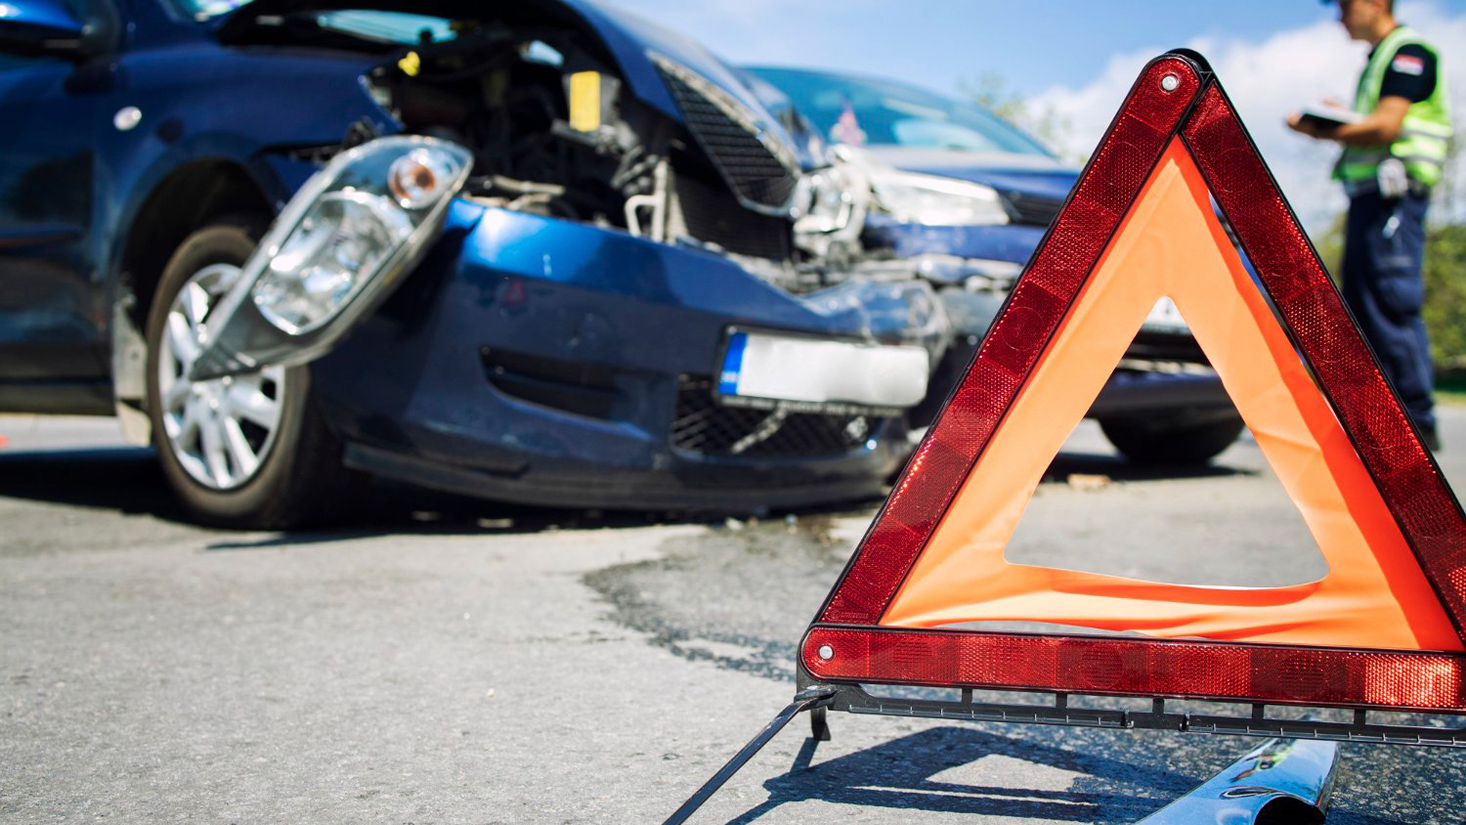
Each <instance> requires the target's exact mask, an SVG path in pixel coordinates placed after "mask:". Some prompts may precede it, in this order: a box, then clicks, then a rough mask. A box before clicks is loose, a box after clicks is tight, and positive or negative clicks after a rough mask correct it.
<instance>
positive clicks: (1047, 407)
mask: <svg viewBox="0 0 1466 825" xmlns="http://www.w3.org/2000/svg"><path fill="white" fill-rule="evenodd" d="M1162 296H1169V297H1170V298H1172V299H1173V300H1174V301H1175V302H1176V306H1177V307H1178V308H1179V309H1180V311H1181V314H1182V316H1183V317H1185V319H1186V321H1187V322H1188V324H1189V325H1190V327H1191V330H1192V332H1193V333H1194V334H1195V336H1196V339H1197V341H1198V342H1199V343H1200V345H1201V347H1202V349H1203V350H1204V351H1205V352H1206V354H1207V356H1208V358H1209V359H1210V360H1211V362H1212V365H1213V366H1214V367H1215V368H1216V371H1217V373H1218V375H1220V377H1221V380H1222V383H1223V384H1224V386H1225V387H1226V389H1227V392H1228V393H1229V394H1230V395H1231V397H1232V400H1233V401H1234V402H1235V404H1236V405H1237V409H1238V411H1239V412H1240V413H1241V414H1242V417H1243V419H1244V420H1245V421H1246V422H1247V426H1248V427H1249V428H1250V429H1251V431H1252V434H1253V436H1254V438H1255V439H1256V440H1257V443H1258V446H1259V447H1260V448H1261V450H1262V453H1263V455H1264V456H1265V457H1266V459H1267V461H1268V462H1269V464H1270V465H1271V466H1272V468H1273V470H1274V472H1276V474H1277V477H1278V480H1279V482H1280V483H1281V484H1282V487H1283V489H1284V490H1286V491H1287V493H1288V495H1289V496H1290V497H1291V498H1292V500H1293V502H1294V503H1295V504H1296V505H1297V507H1298V510H1299V512H1300V514H1301V515H1302V517H1303V520H1304V523H1305V524H1306V525H1307V527H1308V530H1309V531H1310V532H1311V534H1312V535H1313V538H1314V540H1315V541H1316V542H1317V544H1318V549H1319V551H1320V552H1321V553H1322V554H1323V556H1324V559H1325V560H1326V561H1327V562H1328V566H1329V572H1328V574H1327V575H1326V576H1324V577H1323V578H1322V579H1321V580H1319V581H1316V582H1312V583H1308V584H1301V585H1291V586H1287V587H1272V588H1235V587H1204V586H1192V585H1174V584H1164V583H1158V582H1149V581H1139V580H1134V579H1127V578H1122V577H1118V576H1109V575H1103V574H1097V573H1087V572H1079V571H1073V570H1062V569H1055V568H1047V567H1037V566H1032V565H1023V564H1013V563H1011V562H1009V561H1007V560H1006V559H1005V558H1004V548H1005V547H1006V546H1007V543H1008V540H1009V538H1010V537H1011V536H1012V534H1013V531H1014V529H1015V528H1016V527H1017V525H1018V522H1019V520H1020V518H1021V517H1022V515H1023V511H1024V509H1025V508H1026V507H1027V504H1028V501H1029V499H1030V498H1031V497H1032V496H1033V493H1034V490H1035V489H1036V488H1037V486H1038V483H1039V480H1040V478H1041V477H1042V475H1043V472H1044V470H1045V468H1046V467H1047V466H1048V464H1049V463H1050V461H1051V460H1052V459H1053V457H1054V456H1055V455H1056V454H1057V453H1058V451H1059V449H1060V447H1061V446H1062V445H1063V443H1064V441H1065V439H1066V438H1067V437H1068V435H1069V433H1070V432H1071V431H1072V430H1073V428H1074V426H1075V425H1076V424H1078V422H1079V421H1080V420H1081V419H1082V418H1083V417H1084V414H1085V412H1086V411H1087V410H1088V408H1089V406H1090V404H1091V402H1092V401H1093V400H1094V398H1095V396H1096V395H1098V393H1099V391H1100V388H1101V387H1102V386H1103V384H1104V382H1105V380H1106V379H1107V378H1108V376H1109V375H1110V372H1111V371H1112V370H1113V369H1114V367H1115V365H1116V364H1117V363H1118V362H1119V360H1120V358H1121V356H1122V355H1123V354H1124V352H1125V350H1126V349H1127V347H1128V346H1129V344H1130V342H1131V341H1132V340H1133V339H1134V337H1135V334H1136V333H1137V331H1138V330H1139V329H1140V326H1141V324H1142V323H1143V321H1144V319H1145V317H1146V315H1147V314H1148V313H1149V311H1150V309H1151V308H1152V307H1153V306H1154V305H1155V303H1156V301H1157V300H1158V299H1159V298H1161V297H1162ZM1159 506H1164V502H1161V503H1160V505H1159ZM1218 506H1225V502H1218ZM1290 551H1291V550H1290V548H1288V547H1279V548H1278V550H1277V552H1278V553H1287V552H1290ZM978 621H1029V622H1050V623H1055V624H1060V625H1069V626H1078V627H1087V628H1095V629H1101V630H1111V631H1137V632H1140V633H1143V634H1147V635H1151V636H1158V637H1170V638H1174V637H1202V638H1207V639H1218V640H1233V641H1250V642H1279V643H1294V644H1306V645H1343V646H1351V647H1379V648H1401V649H1416V650H1451V651H1459V650H1462V644H1461V641H1460V639H1459V637H1458V636H1457V634H1456V632H1455V630H1454V628H1453V627H1452V624H1451V621H1450V619H1449V618H1448V617H1447V616H1446V613H1445V611H1444V610H1443V609H1442V608H1441V606H1440V602H1439V599H1438V598H1437V596H1436V594H1435V593H1434V591H1433V590H1432V589H1431V586H1430V584H1429V583H1428V582H1427V580H1426V578H1425V576H1424V574H1423V573H1422V572H1421V570H1420V566H1419V564H1418V563H1417V561H1416V559H1415V556H1414V554H1413V553H1412V552H1411V550H1410V548H1409V546H1408V545H1407V544H1406V542H1405V539H1404V537H1403V536H1402V535H1401V532H1400V529H1399V527H1398V525H1397V523H1396V521H1395V519H1394V518H1393V517H1392V516H1391V514H1390V511H1389V510H1388V509H1387V507H1386V505H1385V503H1384V501H1383V499H1382V498H1381V496H1380V494H1379V492H1378V490H1377V488H1376V486H1375V484H1374V482H1373V480H1372V479H1371V477H1370V475H1369V473H1368V471H1367V470H1366V469H1365V467H1364V465H1363V463H1362V462H1361V460H1360V458H1359V454H1358V453H1357V452H1356V450H1355V449H1354V447H1353V446H1352V444H1351V443H1350V441H1349V438H1348V436H1347V435H1346V434H1345V433H1344V431H1343V429H1342V428H1341V426H1340V424H1339V422H1338V420H1337V418H1336V417H1335V416H1334V414H1333V412H1332V410H1331V409H1330V407H1329V405H1328V403H1327V402H1326V401H1325V400H1324V398H1323V396H1322V395H1321V393H1320V392H1319V390H1318V388H1317V386H1316V385H1315V383H1314V381H1313V379H1312V378H1311V377H1310V375H1309V373H1308V371H1307V370H1306V369H1305V367H1304V365H1303V363H1302V361H1301V360H1300V359H1299V357H1298V355H1297V354H1296V352H1295V351H1294V348H1293V346H1292V344H1291V343H1290V342H1289V340H1288V336H1287V335H1286V334H1285V333H1284V331H1283V329H1282V327H1281V326H1280V325H1279V323H1278V321H1277V320H1276V318H1275V316H1274V314H1273V312H1272V310H1271V309H1270V308H1269V306H1268V304H1267V302H1266V299H1265V298H1264V297H1263V295H1262V294H1261V292H1260V291H1259V290H1258V288H1257V287H1256V286H1255V285H1254V284H1253V282H1252V280H1251V278H1250V277H1249V276H1248V274H1247V272H1246V270H1245V269H1244V268H1243V266H1242V263H1241V260H1240V259H1239V258H1238V256H1237V253H1236V251H1235V250H1234V249H1233V247H1232V244H1231V242H1230V241H1229V240H1228V238H1227V235H1226V233H1225V231H1224V230H1223V229H1222V226H1221V224H1220V223H1219V221H1218V220H1217V217H1216V214H1215V213H1214V211H1213V207H1212V204H1211V200H1210V196H1209V193H1208V190H1207V187H1206V184H1205V183H1204V181H1203V180H1202V178H1201V174H1200V172H1199V171H1198V170H1197V168H1196V165H1195V162H1194V161H1193V160H1192V158H1191V155H1190V154H1189V152H1188V151H1187V149H1186V148H1185V146H1184V144H1182V143H1181V141H1180V139H1179V138H1173V139H1172V142H1171V144H1170V146H1169V148H1168V149H1167V151H1166V154H1165V156H1164V157H1163V158H1162V160H1161V162H1160V164H1158V166H1157V167H1156V169H1155V171H1154V172H1153V173H1152V174H1151V176H1150V179H1149V180H1148V181H1147V183H1146V185H1145V188H1144V189H1143V190H1142V192H1141V194H1140V196H1139V198H1138V199H1137V201H1136V203H1135V205H1134V207H1133V208H1132V209H1131V210H1130V213H1129V214H1128V215H1127V217H1126V218H1125V220H1124V222H1123V223H1122V224H1121V226H1120V228H1119V230H1118V231H1117V232H1116V234H1115V237H1114V238H1112V239H1111V241H1110V244H1109V246H1108V247H1107V248H1106V250H1105V253H1104V255H1103V257H1102V258H1101V259H1100V261H1099V263H1098V265H1097V266H1096V267H1095V270H1094V272H1093V273H1092V274H1091V276H1090V279H1089V281H1088V282H1087V283H1086V284H1085V286H1084V288H1083V291H1082V293H1081V294H1080V296H1079V298H1078V300H1077V301H1076V302H1075V303H1074V306H1073V307H1072V308H1071V309H1070V311H1069V313H1068V315H1067V316H1066V317H1065V318H1064V321H1063V323H1062V324H1061V325H1060V327H1059V330H1058V332H1057V334H1056V335H1055V336H1054V339H1053V340H1052V341H1050V342H1049V345H1048V347H1047V348H1046V349H1045V350H1044V352H1043V355H1042V356H1041V360H1040V362H1039V364H1038V366H1037V367H1036V369H1035V371H1034V373H1033V375H1032V377H1031V378H1030V380H1029V382H1028V383H1027V384H1026V385H1025V386H1024V388H1023V389H1022V391H1021V392H1020V393H1019V395H1018V397H1017V399H1016V401H1015V402H1014V405H1013V407H1012V409H1010V410H1009V413H1008V415H1007V417H1006V418H1005V419H1004V420H1003V422H1002V424H1001V425H1000V426H999V428H998V430H997V431H996V432H995V433H994V435H993V437H992V440H991V442H990V443H989V445H988V448H987V450H986V451H985V452H984V453H983V454H982V456H981V457H980V458H979V459H978V462H977V464H976V465H975V466H974V467H973V469H972V471H971V472H970V473H969V475H968V477H967V480H966V482H965V483H964V485H963V486H962V488H961V490H960V491H959V493H958V494H957V497H956V499H955V500H954V501H953V503H952V506H951V507H950V508H949V509H948V511H947V513H946V515H945V516H944V517H943V519H942V521H941V523H940V524H939V525H938V527H937V529H936V532H935V534H934V535H933V536H932V537H931V540H930V541H929V542H928V543H927V545H926V548H925V550H924V551H923V552H922V554H921V556H920V558H918V559H917V561H916V564H915V566H914V567H913V568H912V570H911V572H910V574H909V575H908V576H907V577H906V580H905V582H904V583H903V584H902V586H901V588H900V590H899V591H898V592H897V594H896V597H895V599H894V600H893V601H892V602H891V604H890V606H889V607H888V608H887V610H886V612H885V614H884V615H883V616H882V618H881V622H880V624H881V625H883V626H888V627H941V626H947V625H953V624H959V623H963V622H978Z"/></svg>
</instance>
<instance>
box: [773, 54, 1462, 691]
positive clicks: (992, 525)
mask: <svg viewBox="0 0 1466 825" xmlns="http://www.w3.org/2000/svg"><path fill="white" fill-rule="evenodd" d="M1217 207H1219V208H1220V210H1221V212H1222V214H1223V215H1225V216H1226V219H1227V221H1228V222H1229V223H1230V224H1231V226H1232V228H1233V230H1234V232H1235V233H1236V236H1237V239H1238V241H1239V242H1240V245H1241V247H1242V249H1243V251H1244V252H1245V254H1246V255H1247V258H1248V259H1249V260H1250V261H1251V263H1252V265H1253V267H1254V268H1255V270H1256V273H1257V276H1258V278H1257V280H1258V282H1260V283H1261V285H1262V288H1263V289H1262V290H1259V289H1258V286H1257V284H1256V283H1254V281H1253V279H1252V277H1251V276H1250V275H1249V273H1248V271H1247V269H1246V268H1245V267H1244V265H1243V262H1242V260H1241V258H1240V256H1239V255H1238V253H1237V251H1236V249H1235V248H1234V246H1233V245H1232V242H1231V241H1230V240H1229V239H1228V236H1227V234H1226V231H1225V230H1224V229H1223V227H1222V225H1221V222H1220V220H1219V219H1218V217H1217V215H1216V208H1217ZM1161 297H1169V298H1171V299H1173V300H1174V301H1175V303H1176V305H1177V306H1178V307H1179V309H1180V310H1181V313H1182V315H1183V316H1184V317H1185V318H1186V319H1187V321H1188V322H1189V324H1190V326H1191V329H1192V332H1193V333H1194V334H1195V336H1196V339H1197V341H1198V343H1199V344H1200V345H1201V347H1202V349H1203V350H1204V351H1205V352H1206V354H1207V356H1208V358H1209V359H1210V360H1211V362H1212V364H1213V366H1214V367H1215V368H1216V371H1217V373H1218V375H1219V377H1220V378H1221V380H1222V383H1223V384H1224V386H1225V387H1226V388H1227V391H1228V393H1229V394H1230V395H1231V397H1232V400H1233V401H1234V403H1235V404H1236V405H1237V408H1238V411H1239V412H1240V413H1241V414H1242V417H1243V419H1244V420H1245V421H1246V422H1247V425H1248V427H1249V428H1250V429H1251V430H1252V433H1253V435H1254V437H1255V438H1256V440H1257V442H1258V446H1259V447H1260V448H1261V450H1262V452H1263V454H1264V456H1265V457H1266V458H1267V460H1268V462H1269V463H1270V464H1271V465H1272V467H1273V469H1274V470H1275V471H1276V473H1277V475H1278V479H1279V481H1280V482H1281V483H1282V485H1283V488H1284V489H1285V490H1286V491H1287V492H1288V494H1289V495H1290V496H1291V497H1292V499H1293V501H1294V503H1295V504H1296V505H1297V506H1298V509H1299V511H1300V512H1301V513H1302V515H1303V517H1304V521H1305V523H1306V525H1307V527H1308V529H1309V531H1310V532H1311V533H1312V535H1313V537H1314V539H1315V540H1316V542H1317V543H1318V546H1319V550H1320V552H1322V553H1323V555H1324V557H1325V559H1326V560H1327V561H1328V563H1329V573H1328V574H1327V575H1326V576H1324V577H1323V578H1322V579H1320V580H1319V581H1317V582H1311V583H1308V584H1303V585H1294V586H1289V587H1276V588H1261V589H1247V588H1220V587H1197V586H1182V585H1168V584H1160V583H1155V582H1146V581H1137V580H1132V579H1124V578H1120V577H1115V576H1106V575H1100V574H1094V573H1084V572H1078V571H1072V570H1060V569H1052V568H1045V567H1036V566H1032V565H1021V564H1013V563H1010V562H1008V561H1006V560H1005V559H1004V557H1003V551H1004V548H1005V547H1006V545H1007V541H1008V539H1009V537H1010V536H1011V535H1012V532H1013V529H1014V528H1015V527H1016V526H1017V522H1018V520H1019V518H1020V517H1021V515H1022V512H1023V510H1024V508H1025V506H1026V505H1027V503H1028V500H1029V498H1030V497H1031V496H1032V494H1033V491H1034V489H1035V487H1036V486H1037V485H1038V482H1039V479H1040V477H1041V476H1042V473H1043V471H1044V468H1045V467H1046V466H1047V465H1048V463H1049V462H1050V461H1051V460H1052V458H1053V456H1054V455H1055V454H1056V453H1057V452H1058V450H1059V448H1060V446H1061V445H1062V444H1063V442H1064V440H1065V438H1066V437H1067V435H1068V434H1069V432H1070V430H1072V429H1073V427H1074V425H1075V424H1076V423H1078V421H1079V420H1080V419H1081V418H1082V417H1083V415H1084V413H1085V411H1086V410H1087V409H1088V407H1089V405H1090V402H1091V401H1092V400H1093V399H1094V397H1095V395H1096V394H1098V392H1099V389H1100V387H1101V386H1102V385H1103V383H1104V381H1105V379H1106V378H1107V377H1108V376H1109V374H1110V372H1111V371H1112V370H1113V369H1114V367H1115V365H1116V363H1117V362H1118V361H1119V360H1120V358H1121V356H1122V355H1123V353H1124V352H1125V349H1126V347H1127V346H1128V345H1129V344H1130V342H1131V340H1132V339H1133V337H1134V335H1135V332H1136V331H1137V330H1138V329H1139V327H1140V325H1141V323H1142V322H1143V320H1144V318H1145V316H1146V314H1147V313H1148V311H1149V310H1150V309H1151V307H1152V306H1154V304H1155V302H1156V301H1157V299H1159V298H1161ZM998 620H1007V621H1013V620H1019V621H1036V622H1047V623H1053V624H1061V625H1069V626H1078V627H1086V628H1094V629H1096V630H1105V631H1122V632H1123V631H1129V632H1134V633H1139V634H1141V635H1139V636H1136V635H1127V636H1114V635H1110V636H1100V635H1076V634H1030V633H998V632H988V631H981V630H972V629H963V628H961V627H959V626H960V625H963V624H965V623H971V622H982V621H998ZM1463 628H1466V518H1463V515H1462V511H1461V506H1460V504H1459V503H1458V502H1457V501H1456V499H1455V496H1454V495H1453V494H1452V493H1451V490H1450V488H1449V486H1448V485H1447V484H1446V482H1445V479H1444V478H1443V477H1442V475H1441V473H1440V471H1439V469H1438V468H1437V467H1436V465H1435V463H1434V460H1433V459H1432V458H1431V456H1430V454H1429V452H1428V451H1426V450H1425V449H1424V447H1423V446H1422V445H1421V443H1420V441H1419V438H1418V437H1417V435H1416V433H1415V431H1414V429H1413V428H1412V426H1411V424H1410V422H1409V419H1408V418H1407V416H1406V414H1405V413H1404V411H1403V409H1402V408H1401V405H1400V403H1399V400H1398V398H1397V397H1396V395H1395V393H1394V391H1393V390H1392V389H1391V387H1390V386H1389V384H1388V382H1387V381H1386V379H1385V378H1384V376H1383V374H1382V373H1381V372H1380V370H1379V367H1378V365H1377V364H1376V362H1375V360H1374V358H1373V356H1372V355H1371V353H1370V351H1369V349H1368V347H1367V345H1366V344H1365V343H1364V341H1363V339H1362V338H1361V337H1360V334H1359V331H1358V329H1357V327H1356V326H1355V325H1354V322H1353V320H1352V318H1351V317H1350V316H1349V314H1348V312H1347V311H1346V310H1345V308H1344V306H1343V303H1342V301H1341V300H1340V297H1339V294H1338V291H1337V290H1336V289H1335V288H1334V286H1333V283H1332V282H1331V281H1330V279H1329V277H1328V274H1327V273H1326V272H1325V271H1324V269H1323V267H1322V266H1321V265H1320V263H1319V261H1318V257H1317V255H1316V253H1315V252H1314V250H1313V248H1312V246H1311V245H1310V244H1309V242H1308V239H1307V236H1306V235H1305V234H1304V233H1303V231H1302V229H1301V228H1300V227H1299V225H1298V222H1297V219H1296V218H1295V217H1294V215H1293V213H1292V210H1291V209H1290V208H1289V207H1288V205H1287V203H1286V201H1285V200H1284V199H1283V197H1282V194H1281V193H1280V192H1279V191H1278V188H1277V186H1276V184H1275V183H1274V181H1273V179H1272V176H1271V175H1270V173H1269V172H1268V170H1267V167H1266V166H1265V164H1264V163H1263V161H1262V158H1261V156H1260V155H1259V154H1258V152H1257V150H1256V148H1255V147H1254V146H1253V144H1252V141H1251V138H1250V137H1249V136H1248V135H1247V132H1246V130H1245V129H1244V128H1243V126H1242V124H1241V122H1240V120H1239V119H1238V118H1237V116H1236V114H1235V111H1234V110H1233V108H1232V105H1231V103H1230V101H1229V100H1228V99H1227V97H1226V94H1225V92H1223V90H1222V88H1221V86H1220V85H1219V84H1218V83H1217V82H1216V80H1215V78H1214V77H1213V76H1212V75H1211V74H1210V72H1209V71H1208V70H1206V69H1204V68H1202V67H1201V66H1199V65H1198V63H1197V62H1196V61H1193V60H1192V59H1191V57H1190V56H1189V55H1187V54H1185V53H1172V54H1169V55H1165V56H1163V57H1161V58H1158V59H1157V60H1155V61H1153V62H1152V63H1151V64H1150V65H1149V66H1147V67H1146V69H1145V71H1144V72H1143V73H1142V74H1141V77H1140V79H1139V80H1138V81H1137V82H1136V85H1135V87H1134V88H1133V89H1132V90H1131V92H1130V95H1129V97H1128V98H1127V99H1126V102H1125V105H1124V107H1123V108H1122V109H1121V110H1120V113H1119V114H1118V115H1117V116H1116V118H1115V120H1114V122H1113V123H1112V124H1111V126H1110V129H1109V131H1108V132H1107V133H1106V135H1105V137H1104V140H1103V141H1102V142H1101V144H1100V147H1099V149H1098V151H1097V152H1096V153H1095V155H1094V158H1093V160H1091V162H1090V164H1089V166H1088V167H1087V168H1086V169H1085V171H1084V174H1083V175H1082V176H1081V177H1080V179H1079V182H1078V184H1077V185H1076V186H1075V189H1074V191H1073V193H1072V194H1071V195H1070V199H1069V201H1068V203H1067V204H1066V205H1065V207H1064V209H1063V211H1062V212H1061V213H1060V215H1059V217H1058V219H1057V220H1056V221H1055V222H1054V225H1053V226H1052V227H1051V228H1050V230H1049V233H1048V235H1047V236H1046V237H1045V239H1044V242H1043V243H1042V245H1041V246H1040V248H1039V250H1038V251H1037V252H1036V253H1035V255H1034V258H1033V260H1032V261H1031V262H1030V264H1029V266H1028V268H1027V270H1026V271H1025V272H1024V274H1023V276H1022V278H1020V279H1019V281H1018V283H1017V285H1016V286H1015V287H1014V289H1013V293H1012V295H1011V296H1010V298H1009V300H1008V303H1007V304H1006V305H1005V306H1004V308H1003V310H1002V312H1001V313H1000V314H999V316H998V318H997V320H996V321H995V322H994V323H993V326H992V328H991V330H990V331H989V333H988V336H987V338H986V339H985V340H984V342H983V344H982V347H981V349H980V350H979V351H978V354H977V356H976V357H975V358H974V360H973V363H972V366H971V367H970V368H969V371H968V374H967V376H966V378H965V379H964V381H963V382H962V383H961V385H959V386H958V388H957V389H956V390H955V391H954V392H953V394H952V396H951V397H950V398H949V399H948V401H947V404H946V407H945V408H944V409H943V411H942V413H941V415H940V416H939V417H938V419H937V421H936V423H935V424H934V425H933V426H932V427H931V430H930V431H929V432H928V434H927V437H926V439H925V440H924V441H923V442H922V444H921V447H920V448H919V449H918V450H917V452H916V455H915V456H914V457H913V459H912V460H911V462H910V464H909V465H908V466H907V468H906V471H905V473H904V474H903V476H902V478H901V480H900V481H899V483H898V484H897V486H896V489H895V490H894V491H893V492H892V494H891V497H890V499H889V500H888V501H887V502H886V505H885V507H884V508H883V509H882V511H881V513H880V514H879V515H878V516H877V518H876V520H875V522H874V524H873V525H872V526H871V529H870V531H869V532H868V533H867V534H866V536H865V538H864V540H863V541H862V542H861V544H860V546H859V548H858V549H857V550H856V553H855V555H854V556H853V557H852V559H851V562H850V565H849V566H848V567H847V568H846V570H845V572H844V573H843V574H842V575H841V578H840V580H839V582H838V583H837V584H836V585H835V588H834V590H833V591H831V593H830V596H829V598H828V599H827V600H826V603H825V605H824V607H823V608H822V609H821V611H820V613H819V615H818V616H817V617H816V619H815V621H814V623H813V624H812V625H811V626H810V628H809V630H808V631H807V633H806V635H805V638H804V641H803V643H802V646H801V653H800V661H801V665H802V666H803V668H804V669H805V670H806V671H807V673H808V674H809V676H811V677H812V678H813V679H814V680H816V681H819V682H830V683H895V684H920V685H931V686H953V687H978V688H1000V689H1030V690H1045V691H1057V692H1062V693H1091V694H1116V695H1137V696H1171V697H1184V698H1198V699H1221V700H1232V701H1249V702H1266V703H1300V704H1310V705H1338V706H1346V707H1381V708H1394V709H1419V710H1435V711H1441V710H1445V711H1466V680H1463V678H1466V652H1463V651H1466V643H1463V642H1466V634H1463Z"/></svg>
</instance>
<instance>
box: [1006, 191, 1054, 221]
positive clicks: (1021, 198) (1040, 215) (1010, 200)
mask: <svg viewBox="0 0 1466 825" xmlns="http://www.w3.org/2000/svg"><path fill="white" fill-rule="evenodd" d="M1001 194H1002V196H1003V202H1004V203H1006V204H1007V205H1008V214H1009V215H1011V216H1012V218H1013V222H1014V223H1022V224H1029V225H1031V226H1048V225H1049V224H1051V223H1053V222H1054V218H1057V217H1059V210H1061V209H1063V208H1064V200H1063V199H1062V198H1045V197H1042V196H1040V195H1025V194H1022V193H1019V192H1003V193H1001Z"/></svg>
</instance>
